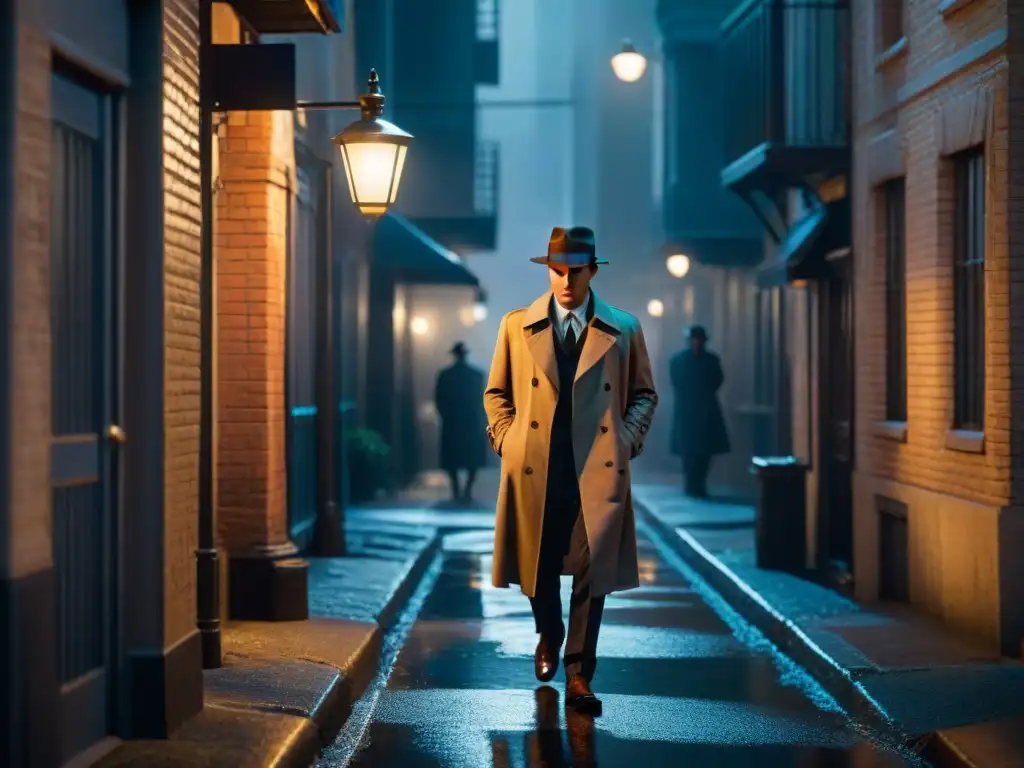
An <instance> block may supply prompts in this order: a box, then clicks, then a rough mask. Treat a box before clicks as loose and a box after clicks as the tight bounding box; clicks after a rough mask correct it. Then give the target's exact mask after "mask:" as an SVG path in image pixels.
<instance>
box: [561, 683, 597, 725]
mask: <svg viewBox="0 0 1024 768" xmlns="http://www.w3.org/2000/svg"><path fill="white" fill-rule="evenodd" d="M565 706H567V707H572V708H573V709H574V710H576V711H577V712H580V713H582V714H586V715H600V714H601V700H600V699H599V698H597V696H595V695H594V692H593V691H592V690H590V683H589V682H587V678H585V677H584V676H583V675H573V676H572V677H570V678H569V682H567V683H566V684H565Z"/></svg>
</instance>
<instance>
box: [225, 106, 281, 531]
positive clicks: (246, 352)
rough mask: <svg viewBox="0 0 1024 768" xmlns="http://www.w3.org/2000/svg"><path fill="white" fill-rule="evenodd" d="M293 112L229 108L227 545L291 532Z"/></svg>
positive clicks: (226, 293) (227, 187)
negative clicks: (287, 429)
mask: <svg viewBox="0 0 1024 768" xmlns="http://www.w3.org/2000/svg"><path fill="white" fill-rule="evenodd" d="M291 120H292V117H291V115H290V114H289V113H272V112H232V113H230V115H229V118H228V123H227V125H226V126H225V132H224V137H225V138H224V139H223V140H222V142H221V153H220V169H221V181H222V183H223V188H222V190H221V191H220V192H219V193H218V195H217V224H216V241H217V242H216V248H217V281H218V286H217V302H218V307H217V323H218V363H217V368H218V382H219V384H218V414H217V419H218V430H219V436H218V443H219V445H218V529H219V534H220V536H221V537H222V540H223V541H224V543H225V545H226V546H227V547H228V549H229V550H236V551H237V550H244V549H245V548H247V547H250V546H253V545H260V544H280V543H283V542H285V541H286V540H287V505H286V496H285V490H286V486H285V435H284V425H285V413H284V407H285V401H284V350H285V276H286V257H287V253H288V249H287V246H288V227H287V224H288V206H289V204H290V192H289V190H290V189H292V187H293V173H294V137H293V134H292V122H291Z"/></svg>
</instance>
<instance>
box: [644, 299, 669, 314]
mask: <svg viewBox="0 0 1024 768" xmlns="http://www.w3.org/2000/svg"><path fill="white" fill-rule="evenodd" d="M647 314H648V315H650V316H651V317H661V316H662V315H664V314H665V304H664V303H663V302H662V301H661V299H651V300H650V301H649V302H647Z"/></svg>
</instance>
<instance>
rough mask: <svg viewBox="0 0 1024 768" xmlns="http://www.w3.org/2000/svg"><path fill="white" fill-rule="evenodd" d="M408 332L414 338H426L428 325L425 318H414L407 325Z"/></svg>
mask: <svg viewBox="0 0 1024 768" xmlns="http://www.w3.org/2000/svg"><path fill="white" fill-rule="evenodd" d="M409 330H410V331H412V332H413V334H415V335H416V336H426V335H427V332H428V331H429V330H430V323H429V322H428V321H427V318H425V317H414V318H413V319H412V321H411V322H410V323H409Z"/></svg>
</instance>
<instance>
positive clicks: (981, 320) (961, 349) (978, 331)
mask: <svg viewBox="0 0 1024 768" xmlns="http://www.w3.org/2000/svg"><path fill="white" fill-rule="evenodd" d="M954 168H955V175H954V185H955V208H954V213H953V296H954V299H953V301H954V304H953V324H954V352H953V355H954V366H955V367H954V374H953V375H954V387H953V389H954V398H955V402H954V411H953V426H954V427H955V428H957V429H965V430H971V431H976V432H982V431H984V429H985V152H984V149H982V148H978V149H974V150H971V151H968V152H964V153H962V154H959V155H956V156H955V157H954Z"/></svg>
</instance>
